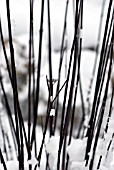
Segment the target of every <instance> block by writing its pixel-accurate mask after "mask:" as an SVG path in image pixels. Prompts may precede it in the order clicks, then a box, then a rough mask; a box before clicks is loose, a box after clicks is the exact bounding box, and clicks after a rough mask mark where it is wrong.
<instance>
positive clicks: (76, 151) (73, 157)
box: [67, 139, 87, 162]
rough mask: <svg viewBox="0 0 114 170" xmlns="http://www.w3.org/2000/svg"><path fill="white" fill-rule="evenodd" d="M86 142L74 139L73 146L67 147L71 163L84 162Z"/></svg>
mask: <svg viewBox="0 0 114 170" xmlns="http://www.w3.org/2000/svg"><path fill="white" fill-rule="evenodd" d="M86 141H87V139H83V140H81V139H72V141H71V144H70V145H69V146H68V147H67V152H68V154H69V157H70V161H72V162H73V161H77V162H82V161H84V158H85V148H86Z"/></svg>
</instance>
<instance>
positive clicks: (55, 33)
mask: <svg viewBox="0 0 114 170" xmlns="http://www.w3.org/2000/svg"><path fill="white" fill-rule="evenodd" d="M72 2H73V1H69V7H68V17H67V29H66V36H65V42H67V50H65V57H64V59H63V65H62V73H61V84H60V87H61V86H62V85H63V83H64V82H65V81H66V63H67V67H68V62H69V57H70V53H71V51H70V48H71V45H72V39H73V34H74V16H73V15H74V14H73V10H72V6H73V4H72ZM102 2H103V0H102V1H99V0H94V1H91V0H85V1H84V18H83V19H84V23H83V29H82V30H79V36H80V38H82V39H83V41H82V42H83V50H82V55H81V68H80V69H81V71H80V72H81V80H82V90H83V96H84V103H85V105H86V104H87V100H86V99H87V95H88V94H87V93H88V86H89V85H90V80H91V76H92V71H93V66H94V61H95V51H91V50H90V48H93V49H95V47H96V45H97V36H98V28H99V22H100V14H101V6H102ZM108 2H109V0H106V5H105V10H104V11H105V14H104V18H103V27H102V35H101V37H102V36H103V31H104V25H105V18H106V13H107V7H108V5H107V4H108ZM0 3H1V5H0V15H1V16H0V17H1V21H2V27H3V34H4V38H5V40H7V39H8V31H7V22H6V21H7V20H6V10H5V8H6V7H5V1H4V0H0ZM10 5H11V24H12V32H13V44H14V52H15V60H16V61H15V62H16V63H15V64H16V71H17V75H18V74H20V73H21V74H26V78H25V79H27V81H28V77H27V73H28V51H29V50H28V48H29V46H28V45H29V35H28V33H29V15H28V13H29V1H28V0H25V1H23V0H17V1H15V0H12V1H10ZM65 5H66V0H63V1H61V0H53V1H52V0H51V1H50V7H51V10H50V14H51V31H52V35H51V36H52V70H53V78H54V79H57V78H58V68H59V59H60V48H61V40H62V32H63V21H64V14H65ZM25 6H26V10H25ZM40 9H41V1H39V0H35V1H34V42H35V43H34V44H35V69H36V71H37V61H38V41H39V28H40V22H39V21H40V12H41V10H40ZM20 11H21V12H20ZM43 34H44V37H43V45H42V46H43V50H42V64H41V78H40V88H41V90H40V101H39V108H38V114H44V113H46V105H45V104H44V103H46V102H47V100H48V95H49V94H48V93H49V92H48V88H47V84H46V75H47V76H48V77H49V71H48V69H49V68H48V30H47V3H45V13H44V26H43ZM5 45H6V50H7V55H8V59H9V60H10V50H9V46H8V43H6V44H5ZM22 47H24V48H22ZM64 47H66V46H64ZM0 55H1V61H0V66H1V72H2V75H3V82H4V85H5V90H6V93H7V94H10V95H12V90H11V84H10V83H9V79H8V74H7V70H6V64H5V60H4V57H3V56H4V55H3V51H2V49H1V46H0ZM66 56H67V57H66ZM66 60H67V62H66ZM98 60H99V55H98ZM97 68H98V63H97ZM112 77H113V74H112ZM95 79H96V74H95V77H94V81H93V88H92V92H91V94H90V102H91V103H92V101H93V97H94V86H95ZM27 81H26V83H25V82H24V83H23V87H22V90H20V92H19V100H20V101H21V102H22V103H23V102H24V101H25V100H26V99H27V97H28V88H27V85H28V84H27ZM110 84H111V83H110ZM56 85H57V83H55V84H54V86H53V87H54V95H53V96H52V97H53V98H54V97H55V95H56V94H55V91H56ZM32 88H33V85H32ZM110 90H111V85H110ZM110 90H109V93H110ZM63 95H64V88H63V90H62V91H61V92H60V104H61V105H62V103H63ZM76 102H77V103H76V106H79V107H80V106H81V99H80V93H79V91H78V96H77V101H76ZM24 108H25V106H24ZM1 109H2V108H1V107H0V111H1ZM0 116H1V119H2V126H3V129H4V132H5V133H7V134H8V136H9V137H10V142H11V144H12V157H13V158H15V159H14V160H8V161H6V166H7V170H10V169H12V170H18V161H17V159H16V153H15V149H14V143H13V139H12V137H11V136H12V134H11V131H10V126H9V122H8V119H7V116H6V113H5V111H4V110H2V111H1V112H0ZM50 116H55V109H51V112H50ZM88 121H89V117H88V115H86V118H85V121H84V126H85V127H86V128H87V127H88ZM104 122H105V124H106V119H105V120H104ZM25 127H26V132H27V129H28V125H27V123H25ZM113 129H114V119H113V117H112V118H110V120H109V124H108V133H107V134H104V138H103V139H102V138H99V140H98V144H97V149H96V155H95V161H94V168H93V170H96V168H97V165H98V160H99V157H100V156H102V161H101V166H100V168H99V170H112V169H114V150H113V149H114V141H113V137H112V136H113ZM103 130H104V129H103ZM48 133H49V132H48V131H47V134H46V140H45V145H46V146H44V149H43V154H42V159H41V167H40V168H38V167H37V169H40V170H44V169H45V163H44V162H46V153H48V154H49V165H50V168H51V170H56V166H57V155H58V148H59V139H60V137H59V136H52V137H50V138H49V134H48ZM36 134H38V135H37V151H39V149H40V145H41V140H42V137H43V136H42V129H41V127H39V126H37V127H36ZM0 136H2V131H1V128H0ZM110 140H112V144H111V148H110V149H109V152H107V148H108V145H109V142H110ZM86 144H87V138H83V139H73V138H72V140H71V143H70V145H68V146H67V153H68V154H69V158H70V165H69V169H70V170H89V168H88V167H85V161H84V159H85V150H86ZM3 147H4V146H3V140H2V139H1V140H0V148H1V149H2V151H3ZM92 153H93V151H92V150H91V151H90V153H89V156H90V158H91V156H92ZM26 154H27V153H26V151H25V160H24V161H25V162H24V164H25V167H24V168H25V170H28V167H29V165H30V164H31V165H32V166H33V167H34V166H35V165H36V164H37V163H38V162H37V159H36V158H35V156H34V154H32V158H31V159H30V160H27V155H26ZM3 155H4V158H5V160H6V157H5V154H4V153H3ZM0 170H4V168H3V166H2V164H0Z"/></svg>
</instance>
